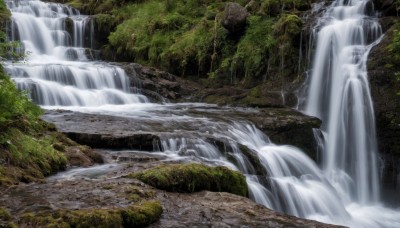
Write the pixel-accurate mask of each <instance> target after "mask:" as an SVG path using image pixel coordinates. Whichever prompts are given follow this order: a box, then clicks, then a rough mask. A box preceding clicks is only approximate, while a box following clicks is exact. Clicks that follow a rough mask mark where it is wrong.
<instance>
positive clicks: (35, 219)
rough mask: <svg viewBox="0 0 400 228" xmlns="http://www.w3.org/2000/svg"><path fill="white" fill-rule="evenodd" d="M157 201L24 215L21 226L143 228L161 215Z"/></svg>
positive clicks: (160, 208)
mask: <svg viewBox="0 0 400 228" xmlns="http://www.w3.org/2000/svg"><path fill="white" fill-rule="evenodd" d="M162 211H163V210H162V206H161V203H160V202H159V201H146V202H143V203H141V204H140V205H133V206H130V207H127V208H120V209H82V210H76V211H67V210H63V211H59V212H56V213H53V214H46V213H42V214H33V213H27V214H24V215H23V216H22V218H21V224H23V225H25V226H29V227H43V226H45V227H65V228H69V227H79V228H90V227H104V228H106V227H107V228H108V227H115V228H119V227H145V226H148V225H150V224H152V223H154V222H156V221H157V220H158V219H159V218H160V216H161V214H162Z"/></svg>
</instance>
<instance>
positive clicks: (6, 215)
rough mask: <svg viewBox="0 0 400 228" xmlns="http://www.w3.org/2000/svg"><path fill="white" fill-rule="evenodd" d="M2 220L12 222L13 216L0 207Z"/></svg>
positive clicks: (0, 218)
mask: <svg viewBox="0 0 400 228" xmlns="http://www.w3.org/2000/svg"><path fill="white" fill-rule="evenodd" d="M0 220H1V221H11V214H10V212H8V211H7V210H6V209H5V208H2V207H0Z"/></svg>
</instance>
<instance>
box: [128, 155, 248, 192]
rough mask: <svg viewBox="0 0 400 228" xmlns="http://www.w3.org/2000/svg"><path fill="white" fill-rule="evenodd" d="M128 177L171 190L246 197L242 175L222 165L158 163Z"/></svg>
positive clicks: (244, 180) (244, 181)
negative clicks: (204, 191) (212, 192)
mask: <svg viewBox="0 0 400 228" xmlns="http://www.w3.org/2000/svg"><path fill="white" fill-rule="evenodd" d="M130 177H132V178H137V179H139V180H141V181H143V182H144V183H146V184H149V185H151V186H153V187H156V188H159V189H163V190H167V191H172V192H197V191H202V190H209V191H220V192H230V193H233V194H237V195H241V196H247V185H246V179H245V177H244V176H243V174H241V173H239V172H237V171H233V170H230V169H228V168H226V167H209V166H206V165H202V164H194V163H193V164H172V165H161V166H157V167H154V168H151V169H148V170H145V171H143V172H140V173H134V174H132V175H130Z"/></svg>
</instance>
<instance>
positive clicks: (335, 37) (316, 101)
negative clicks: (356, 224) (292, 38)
mask: <svg viewBox="0 0 400 228" xmlns="http://www.w3.org/2000/svg"><path fill="white" fill-rule="evenodd" d="M368 7H369V8H368ZM367 14H373V8H372V3H371V2H370V1H365V0H364V1H363V0H351V1H343V0H342V1H336V2H335V3H334V4H333V5H332V6H331V7H330V8H329V10H328V12H327V13H326V14H325V15H324V17H323V18H322V19H321V25H320V26H321V29H320V31H319V32H318V36H317V47H316V52H315V57H314V67H313V69H312V76H311V80H310V87H309V94H308V100H307V106H306V108H305V112H306V113H307V114H310V115H313V116H317V117H319V118H321V119H322V121H323V126H322V128H321V130H322V132H323V134H320V135H323V140H324V143H323V156H322V157H323V170H324V172H325V173H326V175H327V176H328V178H329V179H330V182H331V183H332V184H333V185H334V186H335V187H337V188H339V189H340V190H343V189H346V188H348V187H350V189H349V190H350V192H348V194H350V196H349V197H350V198H352V199H354V200H356V201H357V202H359V203H363V204H366V203H371V202H377V201H378V196H379V181H378V169H377V159H376V154H377V145H376V137H375V120H374V110H373V104H372V100H371V95H370V92H369V85H368V78H367V70H366V69H367V67H366V62H367V57H368V52H369V50H370V49H371V47H372V46H373V45H374V44H375V43H376V42H377V40H379V38H380V36H381V28H380V25H379V23H378V21H377V20H376V19H375V18H374V17H373V16H372V17H371V16H367ZM348 180H351V183H349V182H348Z"/></svg>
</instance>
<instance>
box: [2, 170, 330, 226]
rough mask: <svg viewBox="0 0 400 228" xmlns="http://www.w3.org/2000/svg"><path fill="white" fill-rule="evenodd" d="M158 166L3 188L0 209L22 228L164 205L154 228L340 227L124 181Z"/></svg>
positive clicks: (229, 197)
mask: <svg viewBox="0 0 400 228" xmlns="http://www.w3.org/2000/svg"><path fill="white" fill-rule="evenodd" d="M154 165H159V164H155V163H154V164H152V163H149V164H147V165H144V164H142V163H134V164H132V165H131V166H126V167H125V168H123V169H120V170H119V171H117V172H113V173H110V174H107V175H106V176H103V177H98V178H96V179H80V178H75V179H52V180H48V181H47V182H46V183H32V184H29V185H27V184H20V185H18V186H14V187H12V188H7V189H0V192H2V197H0V208H1V207H2V208H5V209H7V211H8V212H10V214H11V215H12V218H11V220H13V221H14V222H18V224H17V225H20V226H21V227H34V226H35V225H34V224H36V227H40V226H44V225H49V224H50V222H54V223H56V224H59V222H67V223H70V222H72V223H74V224H75V223H77V222H88V221H90V219H92V218H96V215H93V216H89V217H86V215H92V213H93V212H99V213H97V214H98V215H100V214H101V215H104V217H102V218H101V219H100V218H99V220H96V221H93V224H97V223H96V222H98V221H104V222H110V221H111V220H110V219H111V218H114V219H113V220H112V221H117V220H118V221H120V219H119V216H118V215H119V214H120V215H122V216H121V217H122V218H121V219H122V220H124V219H126V217H123V214H124V211H125V210H126V209H129V208H137V207H141V206H142V205H146V203H148V202H160V203H161V205H162V211H163V212H162V214H161V217H160V219H159V220H158V221H157V222H156V223H154V224H152V225H150V226H149V227H338V226H333V225H327V224H323V223H319V222H315V221H311V220H306V219H301V218H296V217H293V216H288V215H284V214H281V213H278V212H274V211H272V210H270V209H268V208H266V207H264V206H262V205H259V204H256V203H254V202H253V201H251V200H249V199H247V198H244V197H241V196H238V195H233V194H230V193H225V192H208V191H203V192H198V193H191V194H182V193H171V192H165V191H162V190H158V189H154V188H152V187H150V186H148V185H145V184H143V183H142V182H140V181H137V180H133V179H130V178H124V177H123V176H125V175H127V174H129V173H132V172H138V171H141V170H144V169H147V168H149V167H152V166H154ZM157 208H158V209H159V208H160V207H157ZM140 211H142V212H143V210H140ZM157 211H160V210H157ZM121 213H122V214H121ZM149 214H151V213H149ZM149 214H147V213H146V214H145V215H146V216H148V215H149ZM155 215H158V216H159V213H156V214H155ZM110 216H111V217H110ZM146 216H145V217H146ZM158 216H157V218H158ZM72 218H75V219H74V220H71V219H72ZM8 219H10V218H9V216H7V220H8ZM104 219H105V220H104ZM115 219H116V220H115ZM0 220H1V219H0ZM153 221H154V220H153ZM9 222H10V223H11V222H12V221H9ZM43 223H46V224H43ZM0 224H1V221H0ZM105 224H109V223H105Z"/></svg>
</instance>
